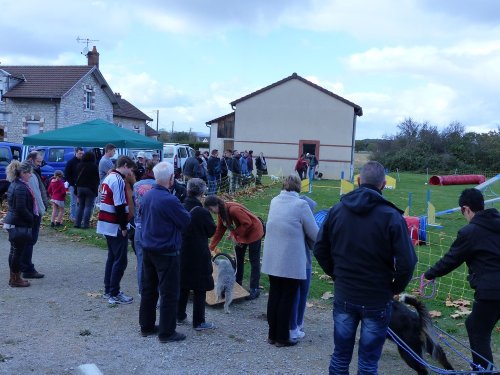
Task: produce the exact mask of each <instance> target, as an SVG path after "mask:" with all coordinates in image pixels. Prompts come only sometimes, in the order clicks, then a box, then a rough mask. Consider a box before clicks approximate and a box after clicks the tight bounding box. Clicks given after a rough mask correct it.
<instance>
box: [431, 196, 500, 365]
mask: <svg viewBox="0 0 500 375" xmlns="http://www.w3.org/2000/svg"><path fill="white" fill-rule="evenodd" d="M458 204H459V205H460V209H461V210H462V214H463V215H464V217H465V219H466V220H467V222H468V224H467V225H466V226H465V227H463V228H462V229H460V231H459V232H458V235H457V238H456V240H455V241H454V242H453V244H452V245H451V248H450V250H449V251H448V252H447V253H446V254H445V255H444V256H443V257H442V258H441V259H440V260H439V261H438V262H437V263H436V264H435V265H434V266H432V267H431V268H430V269H429V270H428V271H427V272H426V273H425V278H426V279H429V280H433V279H435V278H436V277H440V276H444V275H446V274H448V273H450V272H451V271H453V270H454V269H456V268H458V267H459V266H461V265H462V264H463V263H464V262H465V263H466V264H467V267H468V268H469V277H468V280H469V283H470V286H471V288H472V289H474V290H475V294H474V304H473V306H472V313H471V314H470V315H469V316H468V317H467V320H466V321H465V327H466V328H467V333H468V335H469V343H470V347H471V349H472V359H473V362H474V364H475V365H477V366H481V368H479V367H476V368H473V370H475V371H479V370H481V369H485V370H486V369H488V362H490V363H493V354H492V352H491V332H492V331H493V328H495V325H496V323H497V322H498V320H499V319H500V213H498V211H497V210H496V209H495V208H490V209H487V210H485V209H484V198H483V194H482V193H481V192H480V191H479V190H477V189H465V190H464V191H463V192H462V194H461V195H460V198H459V200H458Z"/></svg>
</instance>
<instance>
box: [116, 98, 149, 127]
mask: <svg viewBox="0 0 500 375" xmlns="http://www.w3.org/2000/svg"><path fill="white" fill-rule="evenodd" d="M115 96H116V100H117V101H118V105H117V106H114V107H113V116H118V117H127V118H133V119H138V120H145V121H153V119H152V118H151V117H149V116H148V115H146V114H145V113H144V112H142V111H141V110H140V109H138V108H137V107H136V106H134V105H133V104H131V103H130V102H129V101H127V100H125V99H122V97H121V95H120V94H115Z"/></svg>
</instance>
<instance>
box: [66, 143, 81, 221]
mask: <svg viewBox="0 0 500 375" xmlns="http://www.w3.org/2000/svg"><path fill="white" fill-rule="evenodd" d="M82 157H83V148H81V147H77V148H75V156H74V157H73V158H71V159H70V160H69V161H68V163H67V164H66V168H65V169H64V177H65V178H66V182H67V183H68V185H69V189H68V190H69V219H70V220H71V221H73V222H74V221H75V219H76V209H77V204H78V197H77V196H76V194H75V186H76V180H77V178H78V175H77V173H76V167H77V166H78V163H80V161H82Z"/></svg>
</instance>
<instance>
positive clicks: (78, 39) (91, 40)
mask: <svg viewBox="0 0 500 375" xmlns="http://www.w3.org/2000/svg"><path fill="white" fill-rule="evenodd" d="M98 41H99V40H98V39H89V38H80V37H77V38H76V42H77V43H85V44H86V46H85V47H83V51H82V52H80V53H81V54H82V55H87V53H88V52H89V43H90V42H98Z"/></svg>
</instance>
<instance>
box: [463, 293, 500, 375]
mask: <svg viewBox="0 0 500 375" xmlns="http://www.w3.org/2000/svg"><path fill="white" fill-rule="evenodd" d="M499 319H500V300H475V301H474V304H473V305H472V313H471V314H470V315H469V316H468V317H467V320H466V321H465V327H466V328H467V334H468V335H469V343H470V347H471V349H472V350H473V351H474V352H476V353H477V354H479V355H480V356H482V357H484V358H486V359H487V360H488V361H490V362H492V363H493V354H492V352H491V332H492V331H493V328H495V325H496V323H497V322H498V320H499ZM474 352H473V353H472V360H473V361H474V363H475V364H477V365H481V366H482V367H483V369H487V368H488V363H487V362H486V361H485V360H484V359H483V358H481V357H480V356H479V355H477V354H475V353H474ZM475 370H479V369H475Z"/></svg>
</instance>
